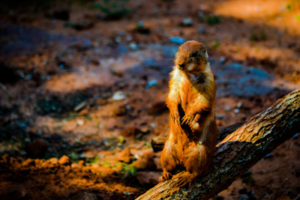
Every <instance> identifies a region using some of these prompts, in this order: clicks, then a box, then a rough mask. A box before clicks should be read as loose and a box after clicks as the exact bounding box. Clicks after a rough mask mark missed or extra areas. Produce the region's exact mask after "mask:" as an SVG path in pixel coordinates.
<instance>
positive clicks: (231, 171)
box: [137, 90, 300, 200]
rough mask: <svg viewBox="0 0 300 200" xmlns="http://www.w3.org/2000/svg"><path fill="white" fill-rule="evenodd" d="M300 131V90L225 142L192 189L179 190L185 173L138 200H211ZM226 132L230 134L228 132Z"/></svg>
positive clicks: (243, 126) (270, 108) (221, 144)
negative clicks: (208, 168)
mask: <svg viewBox="0 0 300 200" xmlns="http://www.w3.org/2000/svg"><path fill="white" fill-rule="evenodd" d="M299 130H300V90H296V91H294V92H291V93H289V94H288V95H286V96H285V97H283V98H282V99H279V100H278V101H277V102H276V103H275V104H274V105H273V106H271V107H269V108H267V109H266V110H264V111H262V112H260V113H258V114H256V115H254V116H253V117H252V118H251V119H250V120H249V121H248V122H246V123H245V124H243V125H242V126H241V127H239V128H238V129H237V130H235V131H233V132H232V133H230V134H228V135H227V136H224V137H225V138H224V137H222V136H221V138H224V139H223V140H222V141H221V142H220V143H219V144H218V145H217V149H216V153H215V157H214V163H213V165H212V167H211V169H210V170H209V172H208V173H207V175H205V176H202V177H200V178H198V179H196V180H195V181H193V182H192V183H191V184H190V185H189V186H186V187H183V188H178V187H177V185H178V184H177V182H178V181H179V180H180V176H181V175H182V172H181V173H179V174H177V175H176V176H174V177H173V178H172V179H171V180H168V181H165V182H163V183H160V184H158V185H156V186H155V187H153V188H152V189H150V190H148V191H147V192H146V193H144V194H143V195H141V196H140V197H138V198H137V200H158V199H191V200H193V199H208V198H209V197H212V196H214V195H216V194H217V193H218V192H220V191H222V190H223V189H225V188H227V187H228V186H229V185H230V184H231V183H232V182H233V181H234V180H235V179H236V178H237V177H238V176H240V175H242V174H243V173H244V172H245V171H246V170H247V169H249V168H250V167H251V166H252V165H254V164H255V163H256V162H257V161H259V160H260V159H261V158H263V157H264V156H265V155H266V154H267V153H269V152H271V151H272V150H273V149H274V148H276V147H277V146H278V145H280V144H281V143H283V142H284V141H285V140H286V139H288V138H290V137H291V136H292V135H293V134H294V133H295V132H297V131H299ZM225 132H226V131H225Z"/></svg>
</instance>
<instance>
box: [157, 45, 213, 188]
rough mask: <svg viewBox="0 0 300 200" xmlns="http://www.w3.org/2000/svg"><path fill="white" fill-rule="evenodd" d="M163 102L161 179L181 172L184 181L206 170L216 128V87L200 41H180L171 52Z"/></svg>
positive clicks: (204, 49) (188, 180)
mask: <svg viewBox="0 0 300 200" xmlns="http://www.w3.org/2000/svg"><path fill="white" fill-rule="evenodd" d="M174 64H175V65H174V67H173V70H172V72H171V79H170V81H169V93H168V96H167V99H166V105H167V107H168V109H169V111H170V115H169V133H168V137H167V140H166V142H165V144H164V148H163V151H162V153H161V165H162V169H163V174H162V176H161V178H160V180H161V181H165V180H168V179H171V178H172V177H173V176H174V175H175V174H176V173H178V172H180V171H184V174H185V177H186V178H185V179H184V180H183V182H184V184H185V183H187V182H190V181H192V180H193V179H194V178H196V177H198V176H201V175H203V174H204V173H205V172H207V170H208V169H209V166H210V164H211V162H212V158H213V155H214V152H215V147H216V139H217V135H218V130H217V126H216V120H215V96H216V86H215V81H214V76H213V73H212V71H211V68H210V64H209V61H208V54H207V50H206V48H205V47H204V45H203V44H202V43H200V42H197V41H194V40H191V41H187V42H185V43H184V44H182V45H181V46H180V47H179V48H178V52H177V53H176V55H175V60H174Z"/></svg>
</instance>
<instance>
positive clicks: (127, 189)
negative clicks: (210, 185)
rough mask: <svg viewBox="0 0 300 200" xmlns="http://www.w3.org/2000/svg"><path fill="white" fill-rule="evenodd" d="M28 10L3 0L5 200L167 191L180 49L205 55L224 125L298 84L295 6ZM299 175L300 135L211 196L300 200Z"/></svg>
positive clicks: (0, 149)
mask: <svg viewBox="0 0 300 200" xmlns="http://www.w3.org/2000/svg"><path fill="white" fill-rule="evenodd" d="M28 2H30V3H28V4H26V3H21V2H18V1H3V2H1V3H0V97H1V98H0V199H75V200H77V199H78V200H83V199H88V200H90V199H92V200H94V199H104V200H105V199H127V200H128V199H134V198H135V197H137V196H138V195H140V194H142V193H143V192H145V191H146V190H147V189H149V188H151V187H152V186H154V185H155V184H157V183H158V178H159V176H160V174H161V166H160V160H159V159H160V152H159V151H158V152H155V151H154V150H153V148H152V144H151V141H152V138H157V137H158V136H166V135H167V133H168V110H167V108H166V106H165V98H166V95H167V93H168V80H169V72H170V71H171V70H172V65H173V59H174V53H175V52H176V51H177V48H178V46H179V44H180V43H182V42H183V41H186V40H191V39H193V40H198V41H201V42H203V43H204V44H205V45H206V46H207V48H208V52H209V55H210V63H211V66H212V69H213V72H214V74H215V79H216V84H217V88H218V89H217V103H216V113H217V125H218V127H219V128H221V127H225V126H228V125H231V124H234V123H238V122H242V121H246V120H247V119H249V117H250V116H251V115H253V114H255V113H258V112H259V111H261V110H263V109H265V108H267V107H268V106H270V105H271V104H272V103H273V102H275V100H276V99H278V98H280V97H282V96H283V95H285V94H287V93H288V92H290V91H292V90H294V89H297V88H298V89H299V88H300V87H299V86H300V59H299V58H300V56H299V55H300V28H299V27H300V2H299V1H298V0H276V1H274V0H264V1H262V0H251V1H242V0H223V1H221V0H216V1H203V0H187V1H180V0H154V1H146V0H135V1H133V0H131V1H126V0H120V1H114V0H110V1H88V2H85V3H83V2H82V1H66V2H58V1H49V3H48V1H45V2H44V3H37V2H38V1H34V0H31V1H28ZM50 2H51V3H50ZM71 2H72V3H71ZM105 2H108V3H105ZM299 176H300V139H299V133H295V134H294V136H293V138H291V139H289V140H287V141H285V142H284V143H283V144H281V145H280V146H279V147H278V148H276V149H275V150H274V151H273V152H271V153H270V154H268V155H266V156H265V158H264V159H262V160H260V161H259V162H258V163H256V164H255V165H254V166H253V167H252V168H251V169H249V171H247V173H246V174H244V175H243V176H242V177H240V178H238V179H237V180H236V181H235V182H233V183H232V185H231V186H230V187H228V188H227V189H225V190H224V191H222V192H221V193H219V194H216V196H215V197H214V199H226V200H227V199H228V200H230V199H239V200H247V199H266V200H267V199H278V200H289V199H300V193H299V191H300V181H299V180H300V179H299Z"/></svg>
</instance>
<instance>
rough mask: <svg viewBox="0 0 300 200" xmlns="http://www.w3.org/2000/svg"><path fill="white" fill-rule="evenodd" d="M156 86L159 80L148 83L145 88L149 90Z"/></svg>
mask: <svg viewBox="0 0 300 200" xmlns="http://www.w3.org/2000/svg"><path fill="white" fill-rule="evenodd" d="M155 85H157V80H150V81H148V83H147V84H146V86H145V88H146V89H148V88H150V87H153V86H155Z"/></svg>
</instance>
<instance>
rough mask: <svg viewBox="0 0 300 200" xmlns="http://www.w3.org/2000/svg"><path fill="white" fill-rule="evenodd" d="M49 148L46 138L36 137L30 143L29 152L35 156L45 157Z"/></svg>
mask: <svg viewBox="0 0 300 200" xmlns="http://www.w3.org/2000/svg"><path fill="white" fill-rule="evenodd" d="M47 150H48V143H47V142H46V140H44V139H36V140H34V141H32V142H31V143H30V144H29V145H28V154H29V155H30V156H32V157H34V158H41V157H44V155H45V154H46V152H47Z"/></svg>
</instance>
